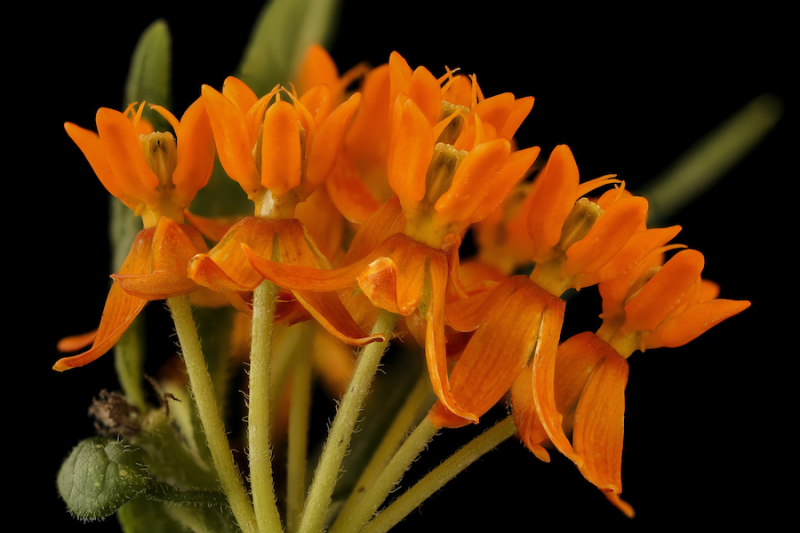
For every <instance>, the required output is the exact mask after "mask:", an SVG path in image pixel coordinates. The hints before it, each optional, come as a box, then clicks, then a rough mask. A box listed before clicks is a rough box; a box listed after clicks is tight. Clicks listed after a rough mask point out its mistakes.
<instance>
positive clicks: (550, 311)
mask: <svg viewBox="0 0 800 533" xmlns="http://www.w3.org/2000/svg"><path fill="white" fill-rule="evenodd" d="M558 302H559V304H560V305H556V304H552V305H548V307H547V310H546V311H545V312H544V314H543V317H542V327H541V331H540V333H539V336H540V340H539V343H538V344H537V345H536V353H535V354H534V356H533V362H532V363H531V365H530V366H532V367H533V373H532V376H531V378H532V382H533V400H534V403H535V405H536V414H537V416H538V417H539V420H540V421H541V424H542V427H544V429H545V431H546V432H547V436H548V437H549V438H550V441H551V442H552V443H553V444H554V445H555V447H556V448H558V451H560V452H561V453H562V454H564V455H565V456H566V457H567V458H569V459H570V460H571V461H573V462H574V463H575V464H576V465H578V466H579V467H580V465H581V463H582V462H583V461H582V459H580V458H579V457H578V456H576V455H575V452H574V451H573V449H572V445H571V444H570V443H569V440H568V439H567V436H566V435H565V434H564V429H563V428H562V427H561V421H562V419H563V416H562V415H561V413H559V412H558V409H557V408H556V398H555V369H556V355H557V353H558V337H559V334H560V333H561V325H562V324H563V323H564V303H563V301H562V300H558Z"/></svg>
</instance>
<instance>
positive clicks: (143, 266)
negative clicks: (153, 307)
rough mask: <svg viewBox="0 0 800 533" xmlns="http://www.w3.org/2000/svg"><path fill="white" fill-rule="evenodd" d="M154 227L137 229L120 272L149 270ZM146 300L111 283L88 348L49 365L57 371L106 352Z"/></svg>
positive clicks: (77, 364) (82, 362) (79, 364)
mask: <svg viewBox="0 0 800 533" xmlns="http://www.w3.org/2000/svg"><path fill="white" fill-rule="evenodd" d="M155 231H156V228H149V229H146V230H142V231H140V232H139V233H138V234H137V235H136V238H135V239H134V241H133V245H132V246H131V251H130V252H129V253H128V257H127V258H126V259H125V262H124V263H123V264H122V267H121V268H120V271H119V273H120V274H144V273H146V272H148V271H149V270H150V262H151V252H152V242H153V234H154V233H155ZM146 303H147V300H143V299H141V298H136V297H134V296H131V295H129V294H127V293H126V292H125V291H123V290H122V287H120V286H119V284H118V283H114V284H113V285H112V286H111V290H110V291H109V292H108V298H106V305H105V308H104V309H103V316H102V318H101V319H100V326H99V327H98V329H97V336H96V337H95V340H94V343H93V344H92V347H91V348H90V349H89V350H88V351H86V352H83V353H81V354H78V355H73V356H71V357H64V358H62V359H59V360H58V361H57V362H56V364H55V365H54V366H53V369H54V370H58V371H59V372H61V371H64V370H67V369H70V368H76V367H79V366H83V365H86V364H88V363H91V362H92V361H94V360H95V359H97V358H98V357H100V356H101V355H103V354H105V353H106V352H107V351H109V350H110V349H111V348H112V347H113V346H114V345H115V344H116V343H117V341H118V340H119V339H120V337H122V334H123V333H125V331H126V330H127V329H128V327H129V326H130V325H131V323H132V322H133V320H134V319H135V318H136V316H137V315H138V314H139V313H140V312H141V310H142V309H143V308H144V305H145V304H146Z"/></svg>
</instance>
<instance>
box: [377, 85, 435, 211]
mask: <svg viewBox="0 0 800 533" xmlns="http://www.w3.org/2000/svg"><path fill="white" fill-rule="evenodd" d="M398 98H399V99H400V100H399V101H398V103H397V104H396V105H395V110H394V118H393V120H392V138H391V140H390V145H389V162H388V168H387V175H388V178H389V185H391V187H392V190H393V191H394V192H395V194H397V196H398V197H400V202H401V203H402V204H403V206H404V207H405V206H406V205H408V206H413V205H415V204H416V203H417V202H419V201H420V200H422V198H423V197H424V196H425V176H426V175H427V172H428V165H429V164H430V162H431V158H432V157H433V141H434V139H433V133H431V125H430V124H429V123H428V120H427V119H426V118H425V115H424V114H423V113H422V111H420V109H419V107H417V105H416V104H415V103H414V101H413V100H410V99H406V100H405V103H402V98H403V96H402V95H400V96H399V97H398Z"/></svg>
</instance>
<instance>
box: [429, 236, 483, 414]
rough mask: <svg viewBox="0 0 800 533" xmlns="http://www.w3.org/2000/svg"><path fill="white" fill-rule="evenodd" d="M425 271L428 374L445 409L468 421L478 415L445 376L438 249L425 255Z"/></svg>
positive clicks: (443, 270) (443, 278) (443, 273)
mask: <svg viewBox="0 0 800 533" xmlns="http://www.w3.org/2000/svg"><path fill="white" fill-rule="evenodd" d="M431 251H432V252H436V250H431ZM429 260H430V262H429V264H428V274H429V276H430V278H429V281H430V287H431V291H430V301H429V302H428V303H427V309H426V313H425V322H426V326H427V328H426V332H425V358H426V360H427V362H428V375H429V376H430V378H431V386H432V387H433V392H434V393H436V397H437V398H439V401H441V402H442V404H443V405H444V406H445V407H446V408H447V410H448V411H450V412H451V413H453V414H455V415H456V416H459V417H461V418H464V419H466V420H468V421H470V422H473V423H475V422H477V421H478V417H477V416H476V415H475V414H474V413H471V412H469V411H467V410H465V409H463V408H461V406H459V405H458V403H457V401H456V399H455V397H453V392H452V390H451V388H450V382H449V379H448V377H447V350H446V348H445V334H444V322H445V297H446V290H447V271H448V268H447V259H446V258H445V257H444V254H443V253H442V252H439V253H432V254H431V255H430V256H429Z"/></svg>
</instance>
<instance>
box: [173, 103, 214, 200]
mask: <svg viewBox="0 0 800 533" xmlns="http://www.w3.org/2000/svg"><path fill="white" fill-rule="evenodd" d="M175 134H176V135H177V137H178V165H177V166H176V167H175V172H174V173H173V174H172V183H173V184H174V185H175V191H174V192H173V193H172V198H173V200H174V202H175V203H176V204H177V205H179V206H181V207H187V206H188V205H189V203H190V202H191V201H192V199H193V198H194V196H195V194H197V191H199V190H200V189H202V188H203V187H205V186H206V183H208V178H210V177H211V170H212V169H213V168H214V134H213V132H212V131H211V122H210V121H209V119H208V113H206V108H205V104H204V103H203V98H202V97H200V98H198V99H197V100H195V101H194V103H193V104H192V105H190V106H189V109H187V110H186V112H185V113H184V114H183V117H181V123H180V126H179V127H178V128H177V129H176V130H175Z"/></svg>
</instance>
